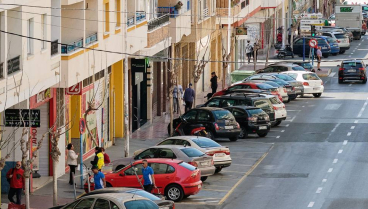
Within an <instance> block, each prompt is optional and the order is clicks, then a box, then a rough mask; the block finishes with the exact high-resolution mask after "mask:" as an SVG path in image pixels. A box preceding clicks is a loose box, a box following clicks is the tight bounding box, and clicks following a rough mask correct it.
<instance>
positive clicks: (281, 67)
mask: <svg viewBox="0 0 368 209" xmlns="http://www.w3.org/2000/svg"><path fill="white" fill-rule="evenodd" d="M285 71H305V70H304V68H303V67H301V66H299V65H296V64H293V63H282V62H281V63H276V64H272V65H269V66H267V67H265V68H263V69H260V70H258V71H257V72H256V73H257V74H260V73H280V72H285Z"/></svg>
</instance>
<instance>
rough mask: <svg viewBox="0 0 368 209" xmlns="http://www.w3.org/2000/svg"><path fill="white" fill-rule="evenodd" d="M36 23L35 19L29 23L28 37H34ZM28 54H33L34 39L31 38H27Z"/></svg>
mask: <svg viewBox="0 0 368 209" xmlns="http://www.w3.org/2000/svg"><path fill="white" fill-rule="evenodd" d="M33 27H34V22H33V18H31V19H29V20H28V21H27V36H28V37H32V38H33V30H34V28H33ZM27 48H28V50H27V52H28V54H29V55H30V54H33V39H31V38H27Z"/></svg>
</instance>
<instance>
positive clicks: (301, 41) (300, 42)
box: [295, 39, 307, 44]
mask: <svg viewBox="0 0 368 209" xmlns="http://www.w3.org/2000/svg"><path fill="white" fill-rule="evenodd" d="M305 42H307V40H305ZM295 44H303V39H299V40H297V41H296V42H295Z"/></svg>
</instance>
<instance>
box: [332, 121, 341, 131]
mask: <svg viewBox="0 0 368 209" xmlns="http://www.w3.org/2000/svg"><path fill="white" fill-rule="evenodd" d="M339 125H340V123H338V124H336V125H335V127H334V128H333V129H332V130H331V132H335V131H336V129H337V127H339Z"/></svg>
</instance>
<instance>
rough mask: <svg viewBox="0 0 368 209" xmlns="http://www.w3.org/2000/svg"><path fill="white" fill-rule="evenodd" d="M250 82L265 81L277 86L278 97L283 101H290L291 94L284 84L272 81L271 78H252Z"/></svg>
mask: <svg viewBox="0 0 368 209" xmlns="http://www.w3.org/2000/svg"><path fill="white" fill-rule="evenodd" d="M249 82H254V83H264V84H268V85H270V86H273V87H276V88H277V92H278V95H277V96H278V98H279V99H280V100H281V101H283V102H289V101H290V100H289V96H288V94H287V90H286V87H284V85H281V84H278V83H276V82H273V81H270V80H265V79H252V80H249Z"/></svg>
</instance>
